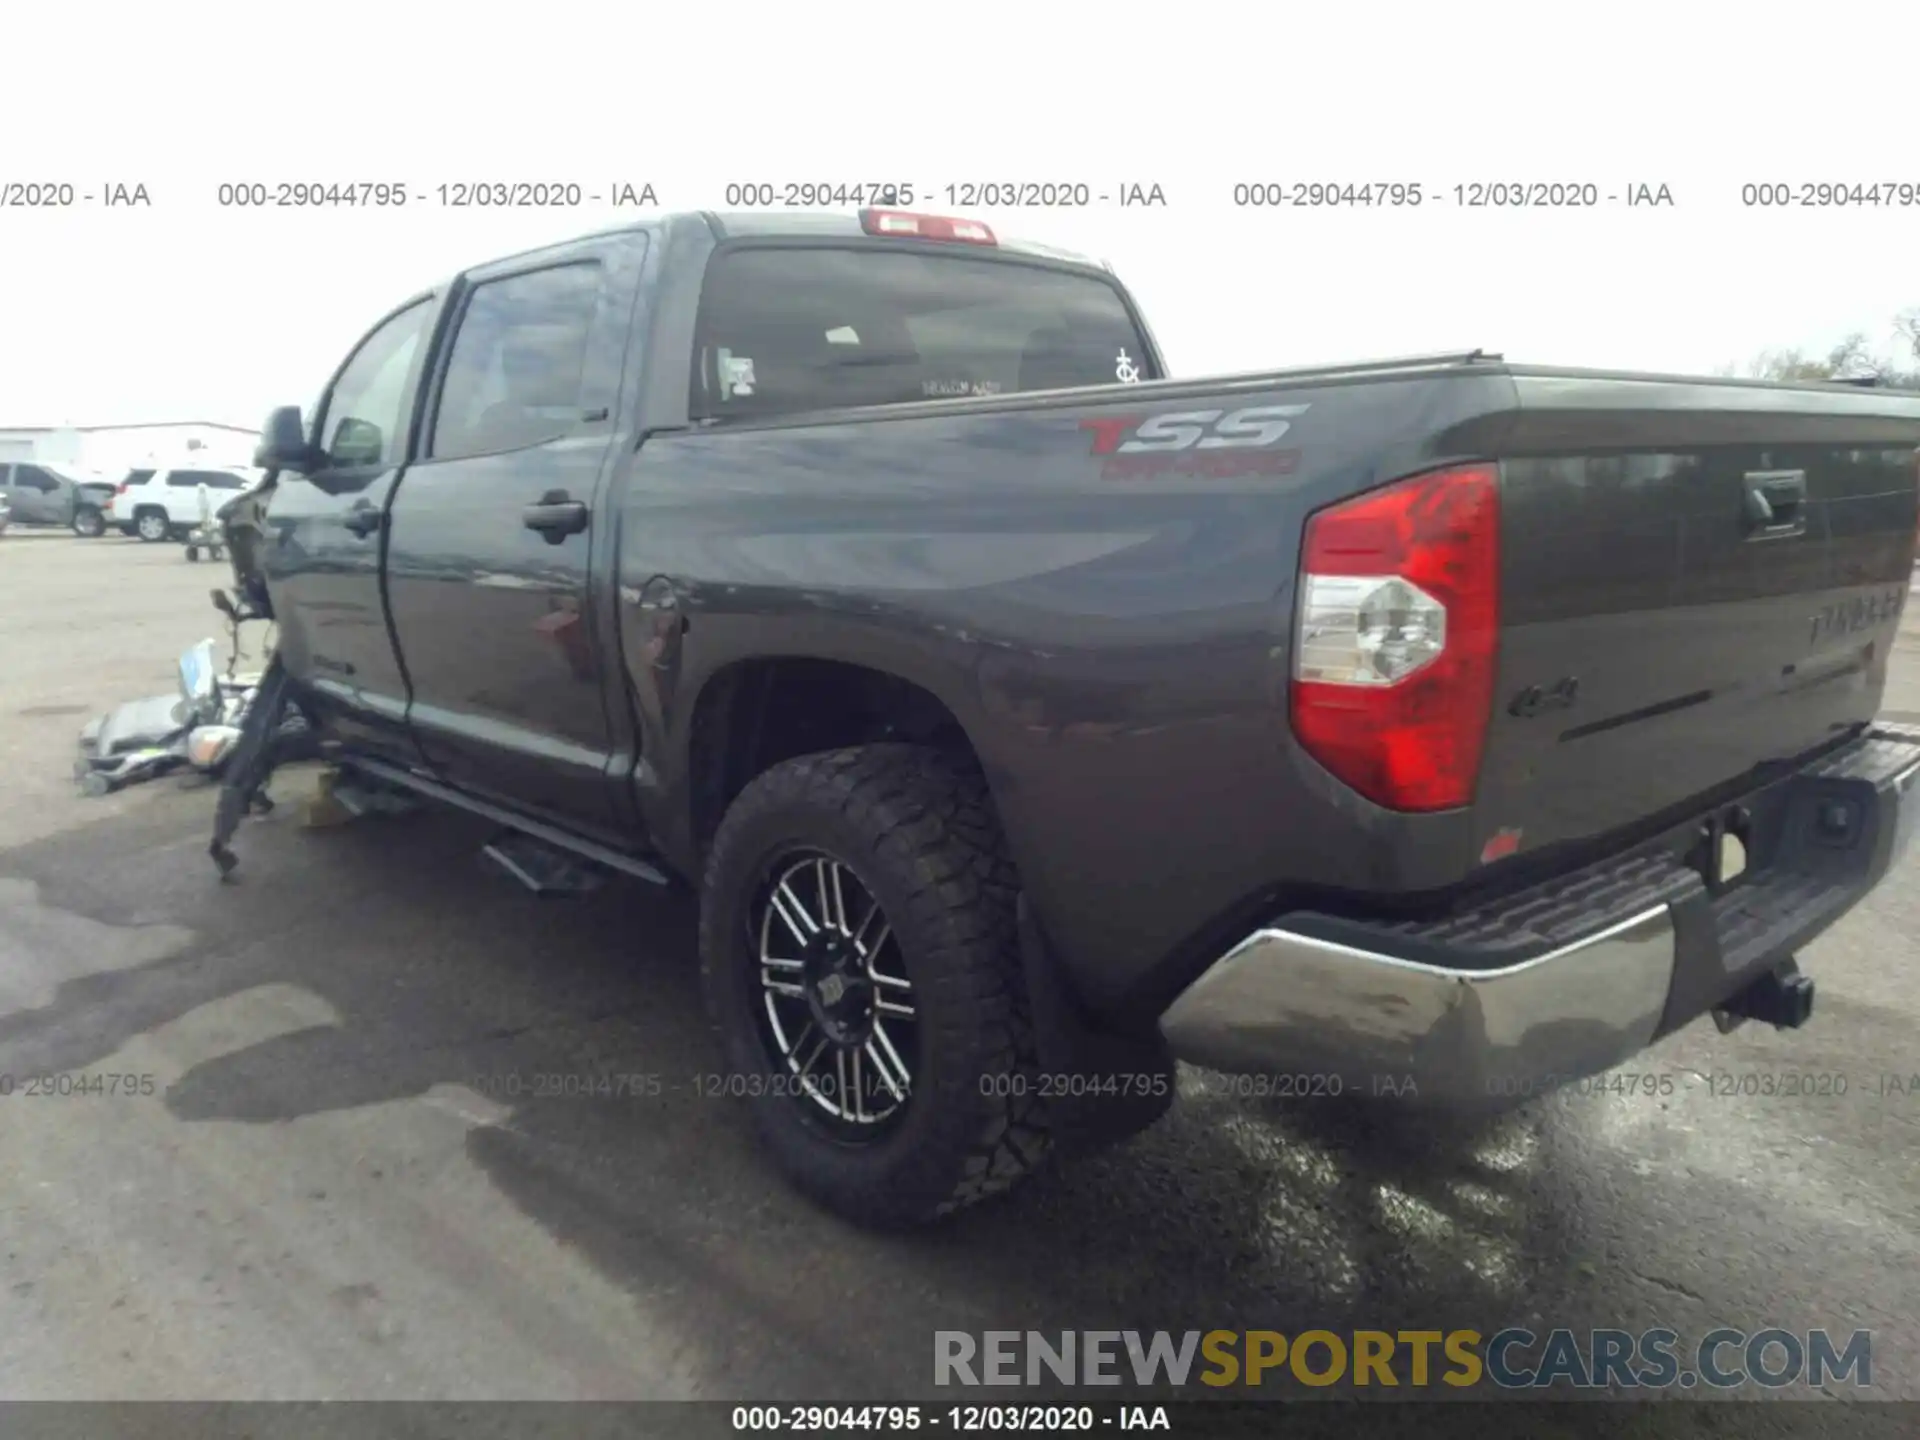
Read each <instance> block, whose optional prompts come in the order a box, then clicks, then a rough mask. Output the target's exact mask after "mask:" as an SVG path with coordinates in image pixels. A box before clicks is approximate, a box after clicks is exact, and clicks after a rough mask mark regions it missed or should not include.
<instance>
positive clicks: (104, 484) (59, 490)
mask: <svg viewBox="0 0 1920 1440" xmlns="http://www.w3.org/2000/svg"><path fill="white" fill-rule="evenodd" d="M113 488H114V487H113V482H112V481H110V480H102V479H99V478H98V477H93V476H88V475H85V474H82V473H80V472H78V471H71V470H68V469H67V468H66V467H64V466H61V465H35V464H30V463H22V464H12V465H5V464H0V501H4V502H5V504H6V508H7V511H8V518H9V519H10V520H11V522H12V523H13V524H15V525H36V526H38V525H57V526H59V527H60V528H62V529H65V530H71V531H73V533H74V534H76V535H81V536H85V537H87V538H89V539H95V538H98V537H99V536H101V535H103V534H105V533H106V529H107V523H106V518H105V516H106V511H107V507H108V504H109V502H110V501H111V500H112V499H113ZM0 528H4V527H0Z"/></svg>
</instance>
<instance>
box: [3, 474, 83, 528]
mask: <svg viewBox="0 0 1920 1440" xmlns="http://www.w3.org/2000/svg"><path fill="white" fill-rule="evenodd" d="M66 499H67V489H66V487H65V486H63V485H61V483H60V480H59V477H57V476H55V475H51V474H49V473H48V472H47V471H45V470H43V469H41V468H40V467H39V466H38V465H16V466H14V467H13V476H12V479H11V481H10V483H9V484H8V487H7V500H8V503H9V504H10V505H11V507H12V509H13V518H14V519H15V520H16V521H18V522H19V523H20V524H23V525H64V524H66V523H67V521H69V520H71V519H72V518H73V516H72V512H71V510H70V508H69V507H68V506H67V505H66V504H65V501H66Z"/></svg>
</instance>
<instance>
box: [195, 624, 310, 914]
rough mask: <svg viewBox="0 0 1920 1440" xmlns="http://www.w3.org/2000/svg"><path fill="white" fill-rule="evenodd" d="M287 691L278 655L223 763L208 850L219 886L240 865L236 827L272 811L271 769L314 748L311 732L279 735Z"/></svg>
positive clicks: (282, 667) (283, 670)
mask: <svg viewBox="0 0 1920 1440" xmlns="http://www.w3.org/2000/svg"><path fill="white" fill-rule="evenodd" d="M288 688H289V681H288V678H287V671H286V667H285V666H284V665H282V664H281V663H280V657H279V656H278V655H276V656H274V657H273V659H272V661H271V662H269V664H268V665H267V670H266V673H265V674H264V675H262V676H261V677H260V688H259V689H258V690H256V691H255V692H254V695H253V701H252V703H251V704H250V705H249V706H248V707H247V715H246V719H245V720H243V721H242V722H241V725H240V738H239V740H237V741H236V742H234V747H233V754H232V755H230V756H228V757H227V764H226V772H225V774H224V775H223V776H222V777H221V781H220V798H219V801H218V802H217V804H216V806H215V809H214V818H213V843H212V844H210V845H208V846H207V853H208V854H209V855H211V856H212V857H213V863H214V864H215V865H217V866H219V867H220V878H221V879H222V880H225V879H228V878H229V877H231V876H232V874H233V871H234V867H235V866H237V865H238V864H239V863H240V858H239V857H238V856H237V855H235V854H234V853H233V851H232V849H231V848H230V847H229V845H228V842H229V841H230V840H232V839H233V836H234V832H235V831H236V830H238V829H239V828H240V822H241V821H242V820H244V819H245V818H246V817H247V815H248V814H249V813H251V812H253V811H261V812H264V811H266V810H270V809H272V802H271V801H269V800H268V799H267V797H266V786H267V781H268V780H269V779H271V778H272V777H273V772H274V768H275V767H276V766H278V765H279V764H281V763H282V762H283V761H284V760H287V759H290V758H293V757H292V756H291V755H290V754H289V753H288V751H289V750H290V749H293V748H298V749H299V750H301V751H303V752H304V751H307V750H310V749H311V748H312V746H313V736H312V734H311V733H310V732H305V731H302V732H299V733H296V734H293V735H285V734H282V733H281V727H282V724H283V722H284V721H285V719H286V712H287V701H288Z"/></svg>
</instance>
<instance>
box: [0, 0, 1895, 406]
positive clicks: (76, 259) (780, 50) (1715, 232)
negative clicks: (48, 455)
mask: <svg viewBox="0 0 1920 1440" xmlns="http://www.w3.org/2000/svg"><path fill="white" fill-rule="evenodd" d="M15 10H16V12H17V13H14V14H12V15H10V16H9V19H8V26H7V28H8V32H9V34H8V40H9V45H8V49H9V52H10V57H11V59H12V60H13V61H14V62H15V63H14V64H12V65H10V66H9V75H8V92H9V99H10V101H11V103H10V105H9V107H8V109H9V112H10V114H11V116H12V117H13V118H12V120H10V122H9V123H8V124H7V125H6V127H5V129H4V131H0V180H4V181H8V182H21V181H53V182H68V183H71V184H73V185H74V187H75V189H76V192H77V193H82V194H84V193H92V194H94V195H95V196H96V197H98V196H99V195H101V194H103V193H104V191H105V188H106V186H107V185H109V184H110V183H112V182H115V181H119V182H123V183H126V184H128V185H132V184H134V183H136V182H137V183H142V184H144V185H145V186H146V188H147V191H148V193H149V195H150V196H151V199H152V204H151V206H150V207H149V208H146V209H111V210H110V209H105V208H102V206H101V204H100V201H99V199H98V198H96V200H95V201H94V202H93V203H92V204H90V205H89V204H86V203H85V202H82V203H80V204H79V205H77V206H76V207H75V208H73V209H70V210H58V209H54V210H33V209H18V208H8V209H0V342H3V343H4V350H3V351H0V355H4V359H3V360H0V382H3V383H0V427H4V426H11V425H34V424H42V425H45V424H62V423H79V424H104V423H131V422H136V421H140V422H146V421H157V420H170V419H209V420H221V421H229V422H235V423H243V424H253V423H255V422H257V420H258V419H259V418H260V416H261V415H262V414H264V412H265V411H266V410H267V409H268V408H269V407H270V406H272V405H274V404H278V403H301V404H306V403H310V402H311V400H312V399H313V397H314V396H315V394H316V393H317V392H318V390H319V388H320V386H321V385H322V384H323V383H324V380H325V378H326V376H327V374H328V372H329V371H330V370H331V369H332V368H333V366H334V365H335V364H336V363H337V362H338V360H339V359H340V358H341V356H342V355H343V353H344V352H345V350H346V349H347V348H348V347H349V346H350V345H351V344H352V343H353V341H354V340H355V339H356V338H357V337H358V336H359V335H360V334H361V333H362V332H363V331H364V330H365V329H366V328H367V326H368V325H369V324H370V323H371V322H372V321H373V320H374V319H375V318H377V317H378V315H379V314H380V313H381V312H382V311H383V310H385V309H387V308H389V307H390V306H391V305H393V304H394V303H396V302H397V301H399V300H401V299H404V298H405V297H406V296H407V295H408V294H409V293H411V292H412V291H414V290H416V289H418V288H421V287H423V286H425V285H426V284H428V283H430V282H432V281H433V280H435V279H437V278H439V277H441V276H442V275H444V274H446V273H449V272H451V271H454V270H457V269H459V268H461V267H462V266H463V265H466V264H469V263H473V262H476V261H480V260H484V259H488V258H491V257H493V256H495V255H498V254H503V253H507V252H511V251H513V250H517V249H521V248H524V247H526V246H528V245H531V244H536V243H539V242H542V241H546V240H551V239H559V238H563V237H565V236H567V235H570V234H575V233H580V232H584V231H587V230H592V229H597V228H602V227H604V226H605V225H607V224H610V223H617V222H618V221H620V220H621V219H623V218H626V215H628V214H631V212H624V213H623V212H619V211H615V210H613V209H611V208H609V207H608V206H607V205H606V204H605V203H602V204H600V205H594V204H591V203H588V204H585V205H583V206H581V207H580V208H577V209H557V210H556V209H547V210H520V211H492V210H473V209H465V210H459V209H444V208H440V207H438V206H437V205H436V204H435V203H434V201H435V196H434V194H433V192H434V190H435V187H437V186H438V185H440V184H442V183H458V182H461V181H475V180H480V181H484V180H494V179H500V180H548V181H561V182H577V183H579V184H580V185H581V187H582V190H583V192H584V193H586V194H592V193H596V192H597V193H600V194H602V195H606V194H608V193H610V190H611V187H612V186H614V185H615V184H617V183H620V182H630V183H632V184H633V185H635V187H636V188H637V187H638V186H640V185H641V184H643V183H651V184H652V186H653V187H654V189H655V191H656V193H657V195H658V197H659V199H660V200H661V202H662V205H663V207H664V208H669V209H681V208H705V207H718V206H721V205H722V204H723V203H724V200H725V194H724V191H725V186H726V185H727V183H728V182H729V181H770V182H775V183H784V182H789V181H824V182H830V183H848V182H856V181H863V180H880V179H887V180H895V181H904V182H907V183H911V184H913V185H915V186H916V188H918V189H921V190H926V189H928V188H930V187H931V188H933V189H934V190H935V202H934V203H932V204H928V203H925V201H924V200H923V201H922V204H921V206H920V208H923V209H929V210H936V211H941V210H946V209H949V208H952V207H949V206H948V205H947V204H946V203H945V197H944V196H943V195H941V194H940V193H939V191H940V187H944V186H946V185H948V184H960V183H964V182H967V181H970V180H994V179H1007V180H1054V181H1065V182H1077V181H1084V182H1087V184H1088V185H1089V186H1090V188H1091V190H1092V192H1093V193H1094V194H1096V195H1097V194H1100V193H1103V192H1104V193H1110V194H1112V193H1117V191H1118V190H1119V188H1120V187H1121V186H1122V185H1124V184H1130V183H1137V184H1140V185H1142V186H1150V185H1154V184H1157V185H1159V186H1160V187H1161V190H1162V191H1163V193H1164V195H1165V196H1166V200H1167V204H1166V206H1165V208H1164V209H1151V210H1139V209H1119V208H1116V207H1115V206H1113V205H1111V204H1109V205H1106V206H1100V205H1097V204H1096V205H1095V206H1094V207H1093V208H1090V209H1086V210H1071V211H1058V210H1026V211H1021V212H1018V213H1015V214H1006V213H1002V212H995V211H989V210H982V209H980V208H979V207H972V208H970V209H967V210H966V213H969V214H973V215H977V216H978V217H979V218H982V219H986V220H988V221H989V222H990V223H992V224H994V225H996V226H997V227H999V228H1000V229H1002V230H1003V231H1005V232H1007V233H1011V234H1017V235H1020V236H1022V237H1025V238H1031V239H1036V240H1043V241H1048V242H1051V243H1054V244H1059V245H1064V246H1068V247H1071V248H1075V249H1081V250H1085V251H1089V252H1092V253H1094V254H1096V255H1098V256H1100V257H1102V258H1105V259H1108V260H1111V261H1112V262H1113V264H1114V266H1115V267H1116V269H1118V270H1119V272H1120V273H1121V275H1122V276H1123V277H1124V278H1125V279H1126V280H1127V281H1128V282H1129V283H1130V284H1131V285H1132V287H1133V288H1134V290H1135V291H1136V293H1137V294H1138V295H1139V296H1140V298H1141V301H1142V303H1143V305H1144V307H1145V308H1146V310H1147V313H1148V316H1149V318H1150V320H1151V322H1152V323H1153V325H1154V327H1155V329H1156V330H1157V332H1158V334H1159V337H1160V339H1161V341H1162V343H1163V345H1164V347H1165V349H1166V350H1167V353H1168V357H1169V360H1170V362H1171V365H1172V367H1173V369H1174V371H1175V373H1177V374H1182V375H1196V374H1202V373H1205V372H1208V371H1218V370H1246V369H1256V368H1262V367H1268V366H1282V365H1293V364H1308V363H1314V362H1321V361H1335V360H1342V359H1363V358H1368V357H1378V356H1386V355H1401V354H1409V353H1415V352H1421V351H1427V350H1448V349H1455V348H1472V347H1475V346H1480V347H1484V348H1487V349H1491V350H1499V351H1503V352H1504V353H1506V354H1507V355H1508V356H1509V357H1511V358H1515V359H1520V360H1527V361H1534V362H1540V363H1551V364H1571V365H1591V366H1618V367H1630V368H1636V369H1662V370H1683V371H1711V370H1713V369H1714V368H1715V367H1717V366H1720V365H1723V364H1727V363H1736V362H1743V361H1745V360H1747V359H1749V358H1750V357H1751V356H1752V355H1753V354H1754V353H1756V352H1757V351H1760V350H1762V349H1765V348H1769V347H1776V346H1795V345H1797V346H1805V347H1808V348H1819V347H1824V346H1826V345H1829V344H1831V343H1832V342H1834V341H1835V340H1837V339H1838V338H1840V337H1841V336H1842V335H1843V334H1845V333H1846V332H1848V331H1850V330H1856V329H1860V330H1867V331H1869V332H1871V333H1872V334H1873V335H1874V337H1875V338H1876V339H1881V338H1883V337H1884V336H1885V335H1886V332H1887V327H1888V323H1889V321H1890V320H1891V318H1892V316H1893V315H1894V314H1895V313H1896V312H1897V311H1899V310H1901V309H1903V308H1906V307H1910V306H1916V305H1920V203H1910V204H1908V205H1907V206H1906V207H1904V208H1900V207H1892V208H1880V209H1860V208H1855V207H1847V208H1799V207H1794V208H1786V209H1781V208H1752V207H1748V206H1745V205H1743V203H1742V186H1743V184H1748V183H1761V182H1765V183H1778V184H1784V185H1788V186H1792V185H1795V184H1798V183H1800V182H1845V183H1852V182H1858V183H1862V184H1871V183H1873V182H1876V181H1879V182H1888V181H1891V182H1895V183H1904V184H1905V185H1906V186H1907V187H1908V191H1909V195H1910V196H1911V197H1912V198H1914V199H1916V200H1920V194H1917V193H1916V192H1920V143H1916V138H1917V136H1920V127H1917V126H1916V123H1915V122H1916V118H1917V117H1916V100H1915V97H1914V94H1913V90H1912V87H1911V86H1910V85H1909V84H1907V83H1906V82H1905V81H1904V80H1903V79H1900V78H1898V77H1901V76H1904V74H1905V73H1906V71H1907V70H1908V69H1910V62H1911V57H1912V56H1913V54H1914V53H1915V49H1916V43H1915V42H1916V41H1920V4H1915V3H1912V0H1908V3H1905V4H1874V3H1857V0H1856V3H1851V4H1848V5H1846V6H1826V7H1806V6H1791V7H1787V6H1782V7H1779V8H1778V9H1777V10H1776V9H1773V8H1771V7H1766V6H1756V5H1753V4H1751V3H1748V4H1716V3H1707V0H1692V3H1686V4H1682V3H1677V0H1668V3H1664V4H1659V5H1639V4H1626V3H1614V4H1609V5H1606V6H1585V7H1579V8H1578V9H1574V8H1570V7H1561V6H1554V5H1548V4H1541V3H1538V0H1536V3H1533V4H1528V5H1512V6H1508V5H1500V4H1491V3H1488V4H1474V3H1471V0H1455V3H1452V4H1448V5H1412V4H1409V5H1407V6H1406V7H1405V8H1404V9H1400V8H1397V7H1395V6H1392V5H1387V4H1382V3H1374V4H1370V5H1353V6H1341V5H1313V6H1299V7H1294V6H1283V5H1279V4H1260V3H1255V0H1234V3H1227V4H1202V3H1195V0H1183V3H1181V4H1179V5H1173V6H1168V5H1159V4H1152V3H1144V0H1143V3H1141V4H1138V5H1133V4H1129V3H1106V4H1101V5H1084V4H1078V3H1064V0H1049V3H1045V4H1043V3H1039V0H1023V3H1021V4H1017V5H1006V4H1001V3H997V0H968V3H963V4H941V5H912V4H908V3H903V0H891V3H888V4H884V5H882V4H875V5H864V4H854V3H833V0H813V3H810V4H805V5H792V6H786V5H779V6H776V5H770V4H769V5H760V4H735V5H728V4H725V3H720V0H716V3H711V4H704V5H698V6H676V7H672V9H671V18H668V19H659V18H656V17H655V16H653V15H652V14H650V13H649V7H646V6H643V5H634V4H626V5H618V6H615V5H609V4H602V5H595V6H587V5H577V4H570V3H556V0H548V3H544V4H541V5H539V6H533V7H519V6H510V7H497V8H496V7H485V6H482V7H468V8H466V9H464V10H461V11H458V12H452V11H442V10H440V9H439V7H432V9H431V10H429V7H425V6H422V7H419V8H418V18H415V12H414V11H413V10H412V9H410V8H408V7H402V6H401V5H399V4H396V3H392V0H388V3H384V4H379V5H366V4H362V3H357V0H338V3H329V4H327V5H325V6H311V7H301V8H299V9H297V10H295V9H286V10H279V11H276V10H272V9H269V8H267V7H258V6H256V7H252V8H251V9H250V10H249V9H243V8H241V7H237V6H226V5H211V4H199V5H196V4H189V3H180V0H174V3H171V4H168V5H166V6H161V7H152V8H147V9H138V10H136V9H135V8H134V7H131V6H128V7H125V8H124V9H119V10H116V11H115V12H113V13H112V14H111V15H110V16H104V17H103V15H102V13H101V12H99V11H97V10H94V9H86V10H81V9H79V8H78V7H76V8H75V10H74V13H73V14H72V15H71V16H60V15H58V14H57V13H56V7H52V6H34V7H31V8H28V7H15ZM456 14H457V15H458V17H459V18H458V19H455V18H453V17H454V16H455V15H456ZM430 16H431V17H434V18H430ZM439 17H445V18H439ZM1576 17H1578V18H1576ZM1890 75H1891V76H1894V77H1896V78H1895V79H1894V81H1893V82H1892V83H1889V79H1888V77H1889V76H1890ZM23 117H33V119H32V121H31V123H28V122H27V121H26V120H25V119H23ZM283 180H286V181H299V180H311V181H320V182H345V181H351V180H363V181H382V182H404V183H405V184H406V185H407V187H408V188H409V190H410V191H412V192H413V193H414V194H415V195H416V196H424V197H426V202H427V203H419V201H418V199H416V200H415V201H414V202H411V203H409V204H408V205H406V206H405V207H404V208H401V209H398V210H385V211H382V210H358V211H331V212H328V211H316V210H291V211H268V212H262V211H257V210H252V211H249V210H235V209H223V208H221V207H220V205H219V204H218V203H217V197H218V188H219V186H220V185H221V183H222V182H234V181H243V182H244V181H258V182H264V183H267V184H269V185H271V184H273V183H275V182H278V181H283ZM1369 180H1372V181H1382V180H1384V181H1396V182H1402V183H1419V184H1420V185H1422V186H1423V187H1424V189H1425V193H1426V195H1427V196H1429V197H1432V196H1433V195H1434V194H1435V193H1436V192H1438V193H1439V194H1440V195H1442V196H1443V197H1444V198H1442V199H1440V200H1439V201H1437V202H1436V201H1434V200H1432V199H1431V198H1429V200H1428V202H1427V203H1425V204H1423V205H1421V206H1420V207H1419V208H1417V209H1405V208H1403V209H1374V210H1350V211H1345V212H1329V211H1303V210H1297V209H1290V208H1289V209H1278V210H1271V209H1245V208H1236V206H1235V205H1234V203H1233V190H1234V186H1235V184H1236V183H1238V182H1260V181H1272V182H1280V183H1283V184H1285V183H1291V182H1297V181H1321V182H1355V183H1359V182H1365V181H1369ZM1497 181H1518V182H1560V183H1571V184H1576V185H1578V184H1587V183H1591V184H1593V185H1594V186H1595V187H1596V188H1597V191H1598V194H1599V197H1600V200H1601V204H1600V205H1599V206H1598V207H1597V208H1592V209H1574V210H1560V211H1536V210H1512V209H1506V210H1499V209H1479V210H1474V209H1470V208H1463V207H1462V206H1461V205H1460V204H1459V203H1458V201H1457V198H1456V196H1455V194H1454V191H1453V187H1454V186H1456V185H1471V184H1474V183H1476V182H1497ZM1642 183H1644V184H1647V185H1649V186H1653V187H1658V186H1659V185H1662V184H1664V185H1666V186H1667V187H1668V188H1669V190H1670V191H1671V193H1672V195H1673V197H1674V200H1675V203H1674V204H1673V205H1672V206H1671V207H1661V208H1629V207H1627V206H1626V205H1625V203H1624V196H1625V194H1626V192H1627V191H1628V189H1629V188H1630V187H1632V186H1635V185H1639V184H1642ZM1610 195H1619V196H1621V197H1622V200H1621V201H1620V202H1617V203H1609V202H1608V200H1607V197H1608V196H1610Z"/></svg>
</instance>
